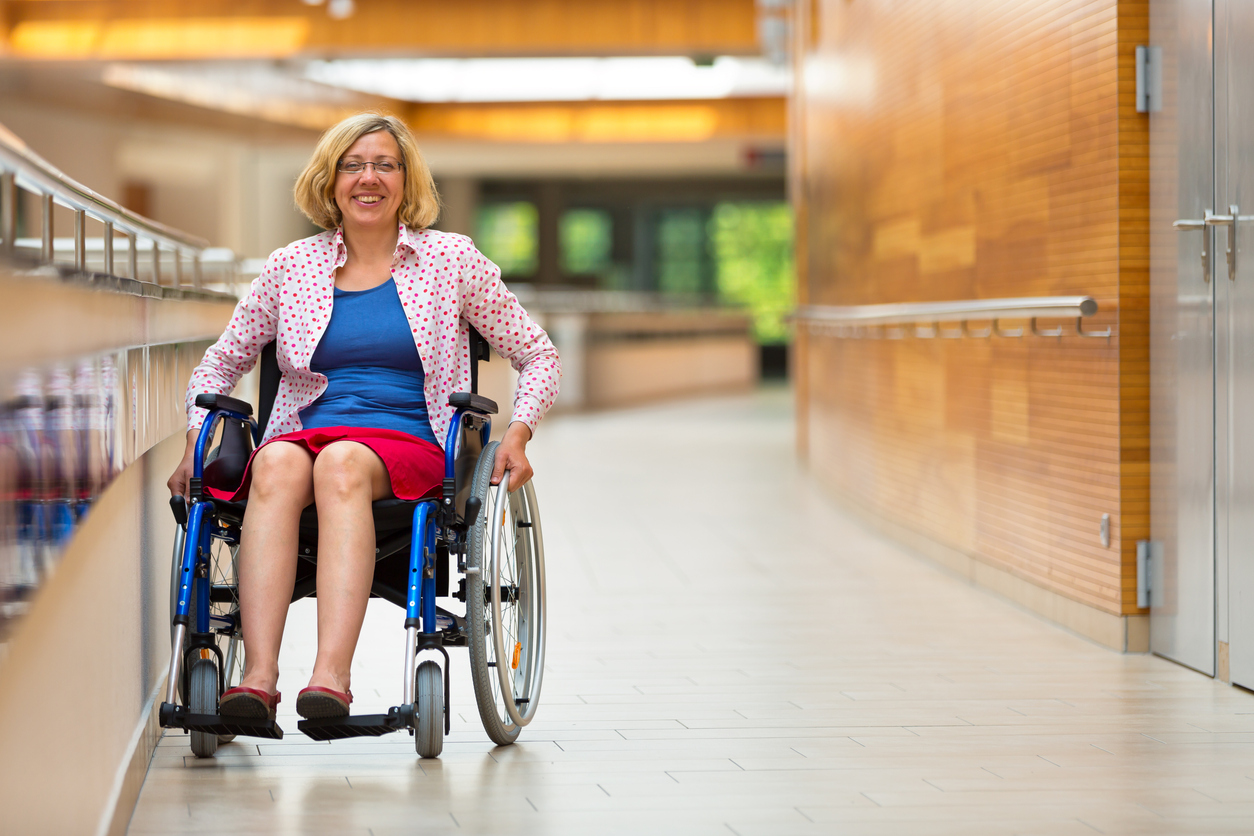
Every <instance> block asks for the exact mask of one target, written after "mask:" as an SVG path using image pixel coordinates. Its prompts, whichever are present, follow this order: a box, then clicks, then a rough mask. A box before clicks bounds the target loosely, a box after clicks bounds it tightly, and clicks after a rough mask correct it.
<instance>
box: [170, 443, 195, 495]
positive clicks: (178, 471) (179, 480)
mask: <svg viewBox="0 0 1254 836" xmlns="http://www.w3.org/2000/svg"><path fill="white" fill-rule="evenodd" d="M198 435H200V431H199V430H188V432H187V449H186V450H185V451H184V452H183V460H182V461H181V462H179V466H178V467H176V468H174V473H173V474H172V475H171V476H170V480H169V481H168V482H166V483H165V486H166V487H167V488H169V489H170V496H187V486H188V484H190V483H191V480H192V474H194V473H195V472H196V463H195V462H196V437H197V436H198Z"/></svg>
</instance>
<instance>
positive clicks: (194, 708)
mask: <svg viewBox="0 0 1254 836" xmlns="http://www.w3.org/2000/svg"><path fill="white" fill-rule="evenodd" d="M187 708H188V710H189V711H191V713H193V714H217V713H218V665H217V663H216V662H215V661H214V660H213V659H197V660H196V661H195V663H193V664H192V668H191V670H190V671H189V672H188V674H187ZM191 737H192V754H193V755H195V756H196V757H198V758H212V757H213V755H214V753H215V752H217V751H218V736H217V735H216V734H206V733H204V732H196V731H194V732H192V733H191Z"/></svg>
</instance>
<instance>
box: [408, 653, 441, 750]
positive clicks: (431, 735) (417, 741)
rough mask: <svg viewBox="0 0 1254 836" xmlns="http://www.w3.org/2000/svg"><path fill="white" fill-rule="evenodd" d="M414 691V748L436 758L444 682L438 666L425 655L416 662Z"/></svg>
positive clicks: (439, 744)
mask: <svg viewBox="0 0 1254 836" xmlns="http://www.w3.org/2000/svg"><path fill="white" fill-rule="evenodd" d="M415 678H416V679H417V685H416V688H415V689H414V694H415V697H416V699H417V700H418V705H417V712H418V723H417V726H418V728H417V729H415V730H414V750H415V751H416V752H417V753H418V754H419V755H420V756H421V757H424V758H438V757H439V756H440V752H441V751H443V750H444V683H443V681H442V680H441V676H440V666H439V665H438V664H436V663H435V662H433V661H431V660H430V659H428V660H427V661H425V662H423V663H422V664H421V665H419V666H418V672H417V673H416V674H415Z"/></svg>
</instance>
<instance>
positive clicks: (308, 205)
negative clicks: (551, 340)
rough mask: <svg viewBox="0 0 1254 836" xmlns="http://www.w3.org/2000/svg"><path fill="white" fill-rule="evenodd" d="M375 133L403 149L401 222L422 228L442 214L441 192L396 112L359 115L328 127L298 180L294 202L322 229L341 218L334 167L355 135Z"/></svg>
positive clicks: (336, 224)
mask: <svg viewBox="0 0 1254 836" xmlns="http://www.w3.org/2000/svg"><path fill="white" fill-rule="evenodd" d="M376 131H387V132H388V133H390V134H391V135H392V138H393V139H395V140H396V145H397V147H398V148H400V151H401V164H402V165H403V166H404V168H403V169H402V171H403V173H404V176H405V191H404V194H403V196H402V198H401V208H400V209H399V210H398V211H397V216H398V217H399V219H400V222H401V223H403V224H404V225H405V226H407V227H409V228H410V229H426V228H427V227H429V226H431V224H433V223H435V221H436V219H437V218H438V217H439V216H440V196H439V195H438V194H437V193H436V190H435V181H434V180H432V179H431V169H430V168H428V167H427V161H426V160H424V159H423V158H422V154H421V153H420V152H419V151H418V143H417V141H416V140H415V139H414V135H413V133H412V132H411V131H410V130H409V127H408V126H407V125H406V124H405V123H404V122H402V121H401V120H400V119H397V118H396V117H395V116H388V115H387V114H383V113H359V114H357V115H356V116H350V117H348V118H347V119H345V120H344V121H342V122H340V123H339V124H338V125H335V126H334V127H332V128H328V129H327V131H326V133H324V134H323V135H322V137H321V138H320V139H319V140H318V145H317V147H316V148H314V152H313V156H312V157H310V158H309V162H308V164H306V165H305V170H304V171H302V172H301V173H300V177H298V178H296V190H295V197H296V205H297V206H298V207H299V208H300V211H302V212H304V213H305V216H306V217H308V218H309V220H311V221H313V222H314V223H316V224H317V225H318V226H320V227H322V228H323V229H335V228H336V227H337V226H339V225H340V224H341V223H342V222H343V220H344V215H343V213H342V212H340V207H338V206H336V205H335V167H336V165H338V164H339V162H340V157H342V156H344V153H345V152H346V151H348V149H349V148H350V147H351V146H352V144H353V143H354V142H356V141H357V140H358V139H360V138H362V137H363V136H365V135H366V134H372V133H375V132H376Z"/></svg>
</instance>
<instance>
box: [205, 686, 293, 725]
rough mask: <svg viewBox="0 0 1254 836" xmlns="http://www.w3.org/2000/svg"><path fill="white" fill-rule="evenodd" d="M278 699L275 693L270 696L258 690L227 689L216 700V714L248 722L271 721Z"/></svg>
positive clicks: (241, 687)
mask: <svg viewBox="0 0 1254 836" xmlns="http://www.w3.org/2000/svg"><path fill="white" fill-rule="evenodd" d="M280 697H281V695H280V694H279V693H277V692H276V693H273V694H271V693H268V692H266V691H262V690H261V689H259V688H245V687H243V686H240V687H236V688H229V689H227V690H226V692H225V693H223V694H222V698H221V699H220V700H218V714H219V715H220V716H222V717H239V718H243V719H248V720H273V719H274V713H275V711H276V710H277V706H278V704H279V699H280Z"/></svg>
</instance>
